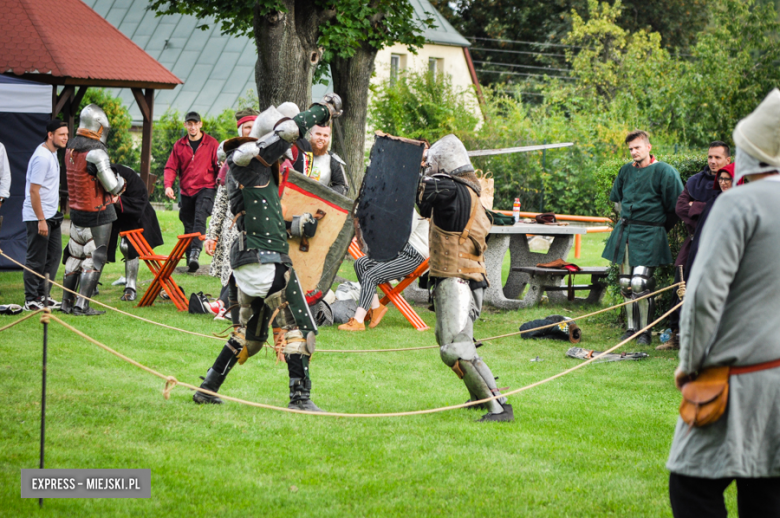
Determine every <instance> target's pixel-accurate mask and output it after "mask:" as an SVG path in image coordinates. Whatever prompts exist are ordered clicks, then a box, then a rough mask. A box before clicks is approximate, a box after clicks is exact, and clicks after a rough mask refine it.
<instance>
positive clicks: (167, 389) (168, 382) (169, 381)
mask: <svg viewBox="0 0 780 518" xmlns="http://www.w3.org/2000/svg"><path fill="white" fill-rule="evenodd" d="M680 306H682V302H679V303H678V304H676V305H675V306H674V307H673V308H671V309H670V310H669V311H667V312H666V313H664V314H663V315H661V316H660V317H659V318H657V319H656V320H655V321H653V322H651V323H649V324H648V325H647V326H645V327H644V328H642V329H640V330H639V331H637V332H636V333H634V334H633V335H631V336H630V337H628V338H626V339H625V340H623V341H621V342H620V343H618V344H617V345H614V346H612V347H610V348H609V349H607V350H606V351H604V352H602V353H601V354H598V355H596V356H594V357H593V358H590V359H589V360H586V361H584V362H583V363H580V364H578V365H575V366H574V367H572V368H570V369H566V370H565V371H563V372H559V373H558V374H555V375H553V376H550V377H548V378H545V379H543V380H540V381H537V382H534V383H531V384H530V385H526V386H524V387H520V388H518V389H515V390H512V391H509V392H506V393H504V394H501V395H498V396H492V397H489V398H486V399H480V400H478V401H470V402H468V403H462V404H460V405H451V406H445V407H438V408H431V409H427V410H413V411H409V412H392V413H379V414H362V413H361V414H349V413H343V412H312V411H309V410H297V409H292V408H285V407H278V406H273V405H266V404H263V403H257V402H254V401H247V400H245V399H240V398H234V397H231V396H226V395H224V394H217V393H216V392H213V391H211V390H207V389H203V388H201V387H196V386H195V385H190V384H189V383H183V382H181V381H178V380H177V379H176V378H174V377H173V376H166V375H165V374H161V373H159V372H157V371H156V370H154V369H152V368H150V367H147V366H146V365H143V364H141V363H139V362H137V361H136V360H133V359H132V358H130V357H128V356H125V355H124V354H122V353H120V352H118V351H116V350H114V349H112V348H111V347H109V346H107V345H105V344H103V343H101V342H99V341H97V340H95V339H94V338H92V337H90V336H88V335H86V334H84V333H83V332H81V331H79V330H78V329H76V328H75V327H73V326H71V325H69V324H67V323H65V322H64V321H62V320H60V319H59V318H58V317H56V316H54V315H51V316H50V318H51V319H53V320H54V321H56V322H58V323H59V324H61V325H62V326H64V327H65V328H66V329H69V330H70V331H72V332H74V333H75V334H77V335H79V336H81V337H82V338H84V339H85V340H87V341H89V342H91V343H93V344H95V345H97V346H98V347H100V348H102V349H104V350H105V351H108V352H109V353H111V354H113V355H115V356H116V357H118V358H120V359H122V360H124V361H126V362H128V363H130V364H132V365H134V366H136V367H138V368H140V369H142V370H144V371H146V372H148V373H149V374H152V375H154V376H157V377H158V378H161V379H163V380H165V386H164V388H163V397H165V399H169V398H170V393H171V391H172V390H173V389H174V388H175V387H176V386H182V387H185V388H188V389H190V390H196V391H198V392H202V393H204V394H209V395H211V396H218V397H219V398H221V399H223V400H226V401H233V402H235V403H240V404H242V405H247V406H253V407H257V408H265V409H267V410H275V411H278V412H288V413H291V414H304V415H314V416H320V417H352V418H372V417H408V416H414V415H424V414H434V413H438V412H445V411H448V410H457V409H460V408H467V407H469V406H475V405H481V404H483V403H487V402H488V401H492V400H494V399H500V398H502V397H509V396H512V395H515V394H519V393H520V392H524V391H526V390H530V389H532V388H535V387H538V386H540V385H543V384H545V383H548V382H550V381H553V380H555V379H558V378H560V377H563V376H565V375H567V374H570V373H572V372H574V371H576V370H577V369H581V368H583V367H584V366H586V365H588V364H590V363H593V362H594V361H596V360H598V359H600V358H602V357H604V356H606V355H607V354H609V353H611V352H612V351H615V350H616V349H618V348H620V347H622V346H623V345H625V344H627V343H628V342H630V341H631V340H633V339H634V338H636V337H637V336H639V335H640V334H642V333H644V332H645V331H647V330H649V329H652V327H653V326H655V325H656V324H658V323H659V322H661V321H662V320H663V319H665V318H666V317H667V316H669V315H671V314H672V313H673V312H674V311H676V310H677V308H679V307H680Z"/></svg>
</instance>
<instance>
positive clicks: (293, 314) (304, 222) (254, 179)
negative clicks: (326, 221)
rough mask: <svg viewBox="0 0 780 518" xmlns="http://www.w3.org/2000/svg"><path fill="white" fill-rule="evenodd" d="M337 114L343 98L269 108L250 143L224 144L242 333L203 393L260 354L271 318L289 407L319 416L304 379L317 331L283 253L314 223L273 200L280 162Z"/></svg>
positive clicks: (201, 398) (201, 399) (199, 398)
mask: <svg viewBox="0 0 780 518" xmlns="http://www.w3.org/2000/svg"><path fill="white" fill-rule="evenodd" d="M340 110H341V99H340V98H339V97H338V96H337V95H335V94H329V95H328V96H326V97H325V98H324V99H323V100H322V102H320V103H317V104H314V105H312V106H311V108H309V109H308V110H307V111H305V112H301V113H299V114H298V115H296V116H295V117H294V118H292V119H290V118H287V117H284V116H283V115H282V114H281V113H280V112H279V111H278V110H277V109H276V108H274V107H273V106H272V107H270V108H268V109H267V110H266V111H264V112H263V113H261V114H260V115H259V116H258V117H257V119H256V120H255V124H254V126H253V127H252V132H251V133H250V135H249V136H250V137H251V138H253V139H255V140H254V141H252V142H246V143H243V144H241V143H240V141H239V142H235V141H234V142H235V144H234V143H233V142H231V141H227V142H225V144H224V146H223V149H224V151H225V153H226V155H227V163H228V166H229V168H230V171H229V173H228V174H227V178H226V181H227V183H226V185H227V188H228V197H229V199H230V210H231V212H232V213H233V214H236V226H237V228H238V231H239V235H238V237H237V238H236V240H235V241H234V242H233V245H232V247H231V250H230V266H231V268H232V269H233V276H234V278H235V280H236V286H237V288H238V303H239V305H240V311H239V325H240V327H238V328H237V329H236V330H235V331H234V332H233V334H232V336H231V337H230V338H229V339H228V341H227V343H226V344H225V345H224V347H223V348H222V351H221V352H220V354H219V356H218V357H217V360H216V361H215V362H214V365H213V366H212V367H211V368H210V369H209V370H208V372H207V373H206V376H205V378H203V383H202V384H201V388H205V389H208V390H211V391H213V392H217V391H218V390H219V388H220V387H221V386H222V383H224V381H225V379H226V377H227V375H228V373H229V372H230V370H231V369H232V368H233V366H234V365H235V364H236V363H239V364H243V363H244V362H245V361H246V359H247V358H249V357H251V356H253V355H254V354H257V352H259V351H260V349H261V348H262V347H263V344H264V343H265V342H266V340H267V339H268V326H269V324H270V322H271V319H272V318H276V323H277V325H278V326H279V327H280V328H281V329H282V330H283V333H284V337H283V340H282V342H281V343H280V344H279V347H280V351H281V352H282V353H283V354H284V357H285V360H286V362H287V368H288V372H289V376H290V383H289V388H290V403H289V405H288V406H289V408H293V409H298V410H313V411H320V409H319V408H318V407H317V405H315V404H314V403H313V402H312V401H311V378H310V377H309V358H310V357H311V355H312V353H314V347H315V335H316V334H317V325H316V323H315V322H314V318H313V317H312V315H311V312H310V311H309V306H308V304H307V303H306V296H305V293H304V291H303V288H302V287H301V284H300V282H299V281H298V278H297V276H296V274H295V270H293V268H292V261H291V260H290V257H289V256H288V255H287V253H288V251H289V248H288V244H287V232H288V230H289V232H290V233H291V234H292V235H294V236H295V235H298V236H300V235H306V236H308V237H312V236H314V233H315V232H316V228H317V222H316V220H315V219H314V218H313V217H312V216H311V214H303V215H297V216H294V217H293V218H292V221H291V222H286V221H285V220H284V217H283V210H282V205H281V200H280V198H279V162H280V160H282V159H284V157H285V156H286V155H287V154H288V153H289V151H290V146H291V145H292V143H293V142H295V141H296V140H297V139H298V138H300V137H301V136H302V135H305V134H306V132H307V131H308V130H309V128H311V127H312V126H313V125H315V124H325V123H326V122H328V121H329V120H330V119H331V118H333V117H338V116H339V115H340V114H341V111H340ZM237 140H238V139H237ZM238 144H240V145H238ZM236 145H238V146H237V147H235V146H236ZM193 401H195V402H196V403H216V404H219V403H221V402H222V401H221V400H220V398H218V397H216V396H211V395H208V394H204V393H201V392H196V393H195V394H194V395H193Z"/></svg>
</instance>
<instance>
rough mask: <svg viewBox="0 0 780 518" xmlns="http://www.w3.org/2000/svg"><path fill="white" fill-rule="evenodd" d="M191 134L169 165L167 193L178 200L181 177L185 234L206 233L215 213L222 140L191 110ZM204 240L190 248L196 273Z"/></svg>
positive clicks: (188, 121) (180, 143)
mask: <svg viewBox="0 0 780 518" xmlns="http://www.w3.org/2000/svg"><path fill="white" fill-rule="evenodd" d="M184 127H185V128H186V129H187V135H186V136H184V137H182V138H181V139H179V140H177V141H176V143H175V144H174V145H173V151H171V156H170V157H169V158H168V163H166V164H165V195H166V196H167V197H168V198H170V199H172V200H174V199H176V194H175V193H174V191H173V184H174V182H175V181H176V177H177V176H178V177H179V190H180V192H181V199H180V201H179V219H180V220H181V222H182V224H183V225H184V233H185V234H191V233H193V232H200V233H201V234H204V235H205V234H206V220H207V219H208V217H209V216H210V215H211V210H212V208H213V205H214V195H215V193H216V178H217V174H218V173H219V162H218V160H217V147H218V146H219V142H217V140H216V139H215V138H214V137H212V136H210V135H207V134H205V133H204V132H203V131H201V128H202V127H203V122H202V121H201V120H200V115H198V113H196V112H190V113H188V114H187V116H186V117H185V119H184ZM202 249H203V243H202V241H200V240H199V239H193V240H192V244H190V248H189V249H188V250H187V265H188V266H189V270H190V271H191V272H194V271H196V270H197V269H198V267H199V266H200V264H199V263H198V261H199V259H200V252H201V250H202Z"/></svg>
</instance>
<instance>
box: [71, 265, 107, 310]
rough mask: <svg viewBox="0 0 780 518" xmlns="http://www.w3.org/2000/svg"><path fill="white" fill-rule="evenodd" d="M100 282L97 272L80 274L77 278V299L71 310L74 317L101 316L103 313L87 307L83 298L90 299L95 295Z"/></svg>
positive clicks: (87, 302) (86, 301) (87, 303)
mask: <svg viewBox="0 0 780 518" xmlns="http://www.w3.org/2000/svg"><path fill="white" fill-rule="evenodd" d="M99 280H100V272H99V271H94V270H93V271H90V272H85V273H82V274H81V276H80V277H79V284H80V288H79V298H78V300H77V301H76V305H75V306H74V308H73V314H74V315H76V316H96V315H103V314H105V311H98V310H97V309H93V308H91V307H89V301H88V300H87V299H86V298H84V297H89V298H91V297H92V296H93V295H94V294H95V289H96V288H97V285H98V281H99Z"/></svg>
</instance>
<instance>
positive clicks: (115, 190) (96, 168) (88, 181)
mask: <svg viewBox="0 0 780 518" xmlns="http://www.w3.org/2000/svg"><path fill="white" fill-rule="evenodd" d="M110 129H111V128H110V125H109V123H108V117H106V114H105V113H104V112H103V110H102V109H101V108H100V106H97V105H95V104H90V105H89V106H87V107H85V108H84V109H83V110H82V111H81V115H80V119H79V128H78V130H77V131H76V136H75V137H74V138H73V139H72V140H71V141H70V142H69V143H68V149H67V151H66V152H65V168H66V171H67V178H68V196H69V206H70V221H71V226H70V240H69V241H68V247H67V248H66V250H65V278H64V280H63V285H64V286H65V287H66V288H68V289H70V290H74V291H75V290H76V289H78V293H79V297H78V300H76V301H75V304H74V299H75V295H73V294H72V293H70V292H68V291H64V292H63V295H62V311H64V312H66V313H71V312H72V313H73V314H74V315H102V314H103V313H105V311H97V310H95V309H93V308H90V307H89V301H88V300H86V298H85V297H92V295H94V293H95V289H96V288H97V285H98V282H99V281H100V273H101V272H102V271H103V265H104V264H105V263H106V258H107V255H108V241H109V239H110V237H111V223H112V222H113V221H115V220H116V211H115V210H114V205H113V199H112V195H117V194H120V193H121V192H122V190H123V189H124V187H125V180H124V178H122V177H121V176H119V175H117V174H116V173H115V172H114V171H113V170H112V169H111V161H110V159H109V157H108V152H107V150H106V140H107V139H108V133H109V130H110Z"/></svg>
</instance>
